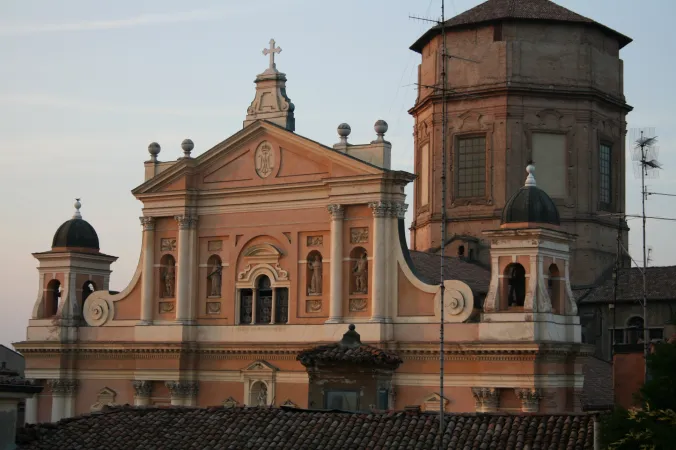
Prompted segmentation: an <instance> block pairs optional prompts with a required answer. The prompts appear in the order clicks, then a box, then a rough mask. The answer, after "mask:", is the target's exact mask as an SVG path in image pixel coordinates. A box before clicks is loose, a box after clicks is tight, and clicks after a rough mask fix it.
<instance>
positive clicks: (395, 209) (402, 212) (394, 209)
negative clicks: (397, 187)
mask: <svg viewBox="0 0 676 450" xmlns="http://www.w3.org/2000/svg"><path fill="white" fill-rule="evenodd" d="M407 209H408V205H407V204H406V203H404V202H390V207H389V208H388V215H389V216H390V217H394V218H396V219H403V218H404V217H405V216H406V210H407Z"/></svg>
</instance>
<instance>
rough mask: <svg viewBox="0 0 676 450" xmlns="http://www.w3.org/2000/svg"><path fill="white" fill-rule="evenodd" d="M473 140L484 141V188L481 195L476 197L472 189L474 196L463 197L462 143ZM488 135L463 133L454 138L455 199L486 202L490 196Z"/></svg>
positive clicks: (483, 133)
mask: <svg viewBox="0 0 676 450" xmlns="http://www.w3.org/2000/svg"><path fill="white" fill-rule="evenodd" d="M473 139H483V142H484V146H483V188H482V191H483V192H482V193H481V194H480V195H474V189H473V187H472V189H471V191H472V195H461V194H460V170H461V168H460V148H461V147H460V145H461V144H460V143H461V142H462V141H469V140H473ZM488 139H489V137H488V133H485V132H472V133H463V134H456V135H455V136H454V137H453V185H452V186H453V198H454V199H455V200H460V201H470V202H471V201H472V200H485V199H486V198H488V195H489V186H488V179H489V176H488V162H489V161H488V159H489V158H488V156H489V155H488ZM473 154H480V152H474V153H473ZM469 169H470V170H471V169H477V167H470V168H469ZM472 183H478V182H477V181H474V180H472V181H470V182H469V184H470V185H472Z"/></svg>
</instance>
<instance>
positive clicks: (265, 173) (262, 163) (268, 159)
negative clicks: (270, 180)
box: [254, 141, 275, 178]
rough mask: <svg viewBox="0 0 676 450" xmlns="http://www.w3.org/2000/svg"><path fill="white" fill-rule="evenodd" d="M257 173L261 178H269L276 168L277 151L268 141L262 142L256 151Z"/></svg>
mask: <svg viewBox="0 0 676 450" xmlns="http://www.w3.org/2000/svg"><path fill="white" fill-rule="evenodd" d="M254 161H255V165H256V173H257V174H258V176H259V177H261V178H267V177H269V176H270V175H271V174H272V171H273V169H274V168H275V152H274V151H273V149H272V145H270V144H269V143H268V142H267V141H263V142H261V143H260V144H259V145H258V147H257V148H256V152H255V153H254Z"/></svg>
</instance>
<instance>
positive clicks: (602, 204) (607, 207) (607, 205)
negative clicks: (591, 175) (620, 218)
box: [598, 138, 615, 211]
mask: <svg viewBox="0 0 676 450" xmlns="http://www.w3.org/2000/svg"><path fill="white" fill-rule="evenodd" d="M604 147H605V148H607V149H608V174H607V178H608V180H607V181H608V186H607V190H608V198H607V201H605V199H603V198H602V197H603V189H604V187H603V177H604V174H603V160H602V151H603V148H604ZM614 153H615V152H614V151H613V143H612V142H610V141H609V140H607V139H603V138H602V139H600V140H599V143H598V177H599V178H598V180H599V181H598V196H599V202H598V204H599V209H601V210H603V211H613V209H614V204H615V202H614V201H613V197H614V194H615V186H614V184H615V183H614V182H613V181H614V180H613V178H614V175H615V167H614Z"/></svg>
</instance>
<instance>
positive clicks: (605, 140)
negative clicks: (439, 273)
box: [409, 0, 632, 285]
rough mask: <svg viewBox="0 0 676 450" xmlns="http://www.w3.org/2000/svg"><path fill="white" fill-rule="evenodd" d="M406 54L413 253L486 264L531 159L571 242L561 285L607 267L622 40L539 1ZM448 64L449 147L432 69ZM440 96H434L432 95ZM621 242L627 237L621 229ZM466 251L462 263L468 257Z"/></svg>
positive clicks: (506, 8)
mask: <svg viewBox="0 0 676 450" xmlns="http://www.w3.org/2000/svg"><path fill="white" fill-rule="evenodd" d="M443 27H444V29H445V34H446V42H447V44H446V45H447V49H446V52H445V53H446V54H447V55H454V56H457V58H454V57H450V58H446V61H441V60H440V58H441V56H440V55H441V54H442V52H441V48H440V47H441V36H440V33H441V25H439V26H435V27H434V28H432V29H430V30H428V31H427V32H426V33H425V34H424V35H423V36H421V37H420V38H419V39H418V40H417V41H416V42H415V43H414V44H413V45H412V46H411V49H412V50H413V51H415V52H417V53H419V54H420V56H421V63H420V65H419V67H418V83H419V85H420V89H419V91H418V98H417V99H416V103H415V106H414V107H413V108H411V109H410V110H409V113H410V114H411V115H412V116H413V117H414V120H415V128H414V143H415V150H414V151H415V153H414V154H415V156H414V161H415V173H416V175H417V176H418V177H417V179H416V181H415V184H414V201H413V205H414V206H413V223H412V226H411V230H410V231H411V247H412V248H413V249H414V250H420V251H439V250H440V249H442V248H443V249H444V251H445V253H446V254H447V255H449V256H456V255H461V253H462V256H464V257H466V258H471V259H475V260H478V261H480V262H482V263H484V264H486V265H488V264H490V258H491V257H490V251H489V248H490V245H489V242H488V240H487V238H486V236H484V235H483V234H482V232H483V231H484V230H489V229H495V228H497V227H498V226H499V224H500V214H501V211H502V209H503V208H504V206H505V204H506V202H507V200H508V199H509V198H510V197H511V195H512V194H513V193H514V192H516V191H517V190H519V188H520V187H521V185H522V173H523V167H525V166H526V165H527V164H528V161H535V163H536V164H537V167H538V173H539V180H540V183H539V187H540V189H542V190H543V191H545V192H546V193H547V194H548V195H549V196H550V197H551V199H552V200H553V202H554V204H555V205H556V207H557V208H558V210H559V212H560V215H561V217H560V219H561V225H560V226H561V229H562V230H565V231H566V232H567V233H571V234H575V235H577V236H578V239H577V240H576V241H575V242H574V243H571V244H570V245H571V248H570V251H571V254H570V257H571V265H570V267H571V273H570V276H571V280H572V282H573V283H574V284H575V285H586V284H592V283H594V282H595V281H597V279H598V278H599V277H600V276H601V275H602V274H603V272H604V271H605V269H606V268H607V267H609V266H610V265H612V264H613V263H614V261H615V248H616V236H617V231H618V223H617V219H613V218H612V217H611V216H610V214H609V213H615V212H622V211H624V205H625V181H624V179H625V176H624V175H625V158H624V157H623V155H624V150H625V149H624V146H625V144H624V142H625V130H626V114H627V113H628V112H629V111H631V109H632V108H631V106H629V105H628V104H627V103H626V101H625V97H624V92H623V91H624V83H623V62H622V60H621V59H620V50H621V49H622V48H623V47H624V46H626V45H627V44H629V43H630V42H631V39H630V38H628V37H627V36H624V35H622V34H620V33H618V32H617V31H614V30H612V29H610V28H608V27H606V26H604V25H602V24H600V23H598V22H595V21H594V20H592V19H589V18H587V17H583V16H581V15H579V14H576V13H575V12H573V11H570V10H568V9H566V8H563V7H561V6H559V5H557V4H556V3H554V2H552V1H549V0H519V1H518V2H516V1H512V0H488V1H486V2H484V3H482V4H480V5H479V6H477V7H475V8H472V9H470V10H468V11H465V12H464V13H462V14H460V15H458V16H456V17H453V18H451V19H449V20H448V21H446V22H445V23H444V24H443ZM442 64H444V65H445V66H446V73H447V80H448V81H447V86H445V89H446V96H445V97H446V102H447V103H446V111H447V117H446V119H447V124H448V128H447V130H446V133H445V134H446V136H447V142H446V143H445V144H444V145H442V142H441V136H442V130H441V124H442V120H441V119H442V118H441V113H442V105H441V101H442V96H441V89H440V88H441V86H440V71H441V67H442ZM437 87H438V88H437ZM442 148H444V149H445V151H446V152H447V155H446V156H447V161H448V164H447V173H446V179H447V180H448V182H447V192H446V198H447V204H446V217H447V218H448V219H447V226H448V237H447V239H448V240H447V242H441V217H442V215H441V208H442V205H441V198H442V192H441V176H442V167H441V160H442V154H441V149H442ZM620 226H621V231H622V233H623V240H624V241H625V246H626V241H627V231H628V228H627V226H626V224H625V223H622V224H621V225H620ZM470 253H472V255H470Z"/></svg>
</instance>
